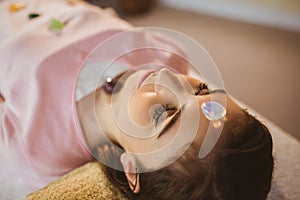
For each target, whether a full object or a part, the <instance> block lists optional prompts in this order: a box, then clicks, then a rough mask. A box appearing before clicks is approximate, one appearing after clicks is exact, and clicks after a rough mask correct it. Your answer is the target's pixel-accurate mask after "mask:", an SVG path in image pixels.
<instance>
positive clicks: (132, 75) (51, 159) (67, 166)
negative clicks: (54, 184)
mask: <svg viewBox="0 0 300 200" xmlns="http://www.w3.org/2000/svg"><path fill="white" fill-rule="evenodd" d="M0 12H1V13H2V18H3V21H2V23H3V27H5V29H3V30H5V31H1V33H0V41H2V43H1V46H0V47H1V48H0V71H1V73H0V96H1V98H2V101H0V120H1V123H0V158H1V166H0V172H1V174H0V179H1V180H6V181H7V180H8V181H10V184H7V185H10V188H7V191H3V192H1V195H2V196H3V195H4V197H13V195H14V194H16V192H17V191H19V190H20V188H22V189H23V190H24V195H26V193H28V192H32V191H34V190H36V189H38V188H41V187H43V186H45V185H46V184H48V183H50V182H51V181H53V180H55V179H57V178H58V177H60V176H61V175H63V174H65V173H67V172H69V171H71V170H73V169H75V168H76V167H79V166H81V165H83V164H84V163H86V162H89V161H91V160H93V159H95V158H93V156H92V154H91V152H96V153H94V156H95V157H96V158H97V159H100V160H101V156H103V154H105V153H103V151H102V150H101V148H100V149H99V148H98V147H99V146H102V145H104V144H105V143H106V141H111V142H112V144H113V145H115V146H114V147H113V149H115V148H116V146H118V147H119V150H120V149H121V151H122V153H120V156H119V157H118V159H117V160H116V159H114V160H113V162H116V161H119V162H117V163H116V164H115V166H120V167H115V168H117V169H122V170H121V171H119V170H116V169H114V168H110V167H105V170H106V172H107V175H108V176H110V179H111V181H112V182H113V183H114V184H115V185H116V187H117V188H119V189H120V190H121V191H122V192H124V193H125V194H126V195H127V196H128V197H129V198H133V199H247V198H248V199H265V198H266V195H267V193H268V191H269V188H270V181H271V177H272V169H273V158H272V139H271V137H270V134H269V132H268V130H267V129H266V128H265V127H264V125H262V124H261V123H260V122H258V121H257V120H256V119H255V118H253V117H252V116H250V115H249V114H248V113H247V112H246V111H244V110H242V109H241V108H239V107H238V106H237V104H235V103H234V102H233V101H232V100H231V99H230V98H229V97H228V96H227V95H226V94H225V93H224V91H222V90H213V91H210V90H209V89H208V87H207V86H206V85H205V84H204V83H202V82H200V81H198V80H196V79H193V78H191V77H189V76H187V75H185V74H186V67H185V63H184V62H183V60H182V59H181V58H179V57H178V56H176V55H177V54H172V53H169V52H164V53H162V54H156V53H153V52H152V53H151V52H150V53H149V51H145V52H146V54H145V53H144V52H143V53H141V54H139V55H140V56H139V57H134V56H133V54H132V55H130V54H129V55H128V57H127V61H128V62H127V64H128V65H129V66H139V65H142V64H144V63H150V62H154V61H155V62H156V63H160V64H161V65H162V66H169V67H171V68H172V69H176V70H175V71H172V70H171V69H166V68H155V70H153V69H152V70H151V71H149V70H136V71H135V70H129V73H125V74H121V75H120V76H118V78H120V82H121V84H122V85H121V84H116V85H115V83H116V82H117V80H107V81H106V82H105V83H103V84H102V85H101V87H99V88H98V89H96V92H95V93H94V92H93V93H85V94H84V95H83V96H81V97H80V98H78V99H77V100H76V98H75V85H76V83H77V82H78V74H79V71H80V69H81V67H82V63H83V62H84V60H85V58H86V57H87V55H88V54H89V53H90V51H91V50H92V49H93V48H94V47H95V46H96V45H97V44H98V43H100V42H103V41H105V40H106V39H107V38H110V37H111V36H113V35H115V34H117V33H120V32H122V31H124V30H128V29H131V28H132V26H131V25H129V24H128V23H126V22H124V21H123V20H120V19H118V18H116V17H113V16H111V15H110V14H109V13H107V12H105V11H103V10H101V9H99V8H95V7H93V6H89V5H85V4H76V3H75V4H74V2H72V1H70V2H68V1H61V0H51V1H45V2H42V3H40V1H38V0H36V1H35V0H32V1H28V2H27V4H18V5H15V4H14V3H11V2H10V1H1V2H0ZM139 41H144V42H145V41H146V42H148V40H144V38H143V37H138V38H133V39H132V40H124V41H122V43H118V44H115V45H113V46H111V48H107V49H106V50H105V51H104V54H105V52H110V51H108V49H114V48H116V47H117V49H126V48H128V46H130V45H133V46H134V44H135V43H136V42H139ZM155 42H157V41H155ZM158 44H161V45H162V46H163V47H166V46H168V47H170V46H172V47H174V48H173V49H174V52H176V51H177V50H178V49H177V47H176V45H175V44H174V45H173V44H172V43H169V42H166V41H161V40H160V41H159V43H158ZM168 49H170V48H168ZM147 52H148V53H147ZM178 72H180V73H178ZM123 75H124V76H123ZM129 94H130V95H129ZM125 97H126V98H125ZM219 97H220V98H219ZM220 99H221V100H222V99H225V100H226V102H227V103H226V105H224V104H223V101H221V100H220ZM219 100H220V101H219ZM91 102H92V104H91ZM111 102H113V104H111ZM207 102H215V103H219V104H220V105H221V106H219V108H220V109H221V111H223V112H220V113H219V114H220V116H219V117H217V118H216V119H208V118H209V117H208V116H207V112H206V111H207V109H206V108H202V107H203V105H204V107H205V105H206V103H207ZM112 105H113V106H112ZM208 105H209V104H208ZM217 105H218V104H217ZM222 105H223V106H222ZM196 111H197V112H196ZM195 113H196V114H197V115H195ZM225 114H226V115H225ZM95 116H96V118H95ZM116 119H118V120H116ZM128 119H130V122H131V124H130V123H127V122H128ZM122 120H127V121H125V122H126V123H124V121H122ZM184 120H185V121H184ZM116 121H117V122H118V123H116ZM212 121H214V122H220V123H221V127H222V128H223V129H222V131H221V135H220V137H219V138H218V140H215V142H216V144H214V145H213V149H212V150H211V151H208V154H205V156H200V157H199V152H201V150H202V147H203V144H205V142H204V141H205V138H206V137H208V136H211V135H213V133H214V131H209V130H211V129H210V125H211V124H212ZM187 122H188V123H187ZM190 124H191V126H189V125H190ZM133 125H134V126H133ZM147 125H149V126H147ZM223 125H224V126H223ZM99 127H100V128H101V131H102V133H104V134H99V133H98V132H97V131H98V130H99ZM135 127H147V130H149V131H145V132H139V131H137V130H139V129H136V130H135V129H132V128H135ZM212 128H216V129H217V130H221V129H218V128H219V125H218V124H217V125H216V127H212ZM212 130H215V129H212ZM139 134H140V135H139ZM107 139H109V140H107ZM112 144H111V145H112ZM87 147H88V148H87ZM119 150H114V151H119ZM116 154H119V153H116ZM122 171H124V172H122ZM20 198H22V197H20V196H18V197H15V199H20Z"/></svg>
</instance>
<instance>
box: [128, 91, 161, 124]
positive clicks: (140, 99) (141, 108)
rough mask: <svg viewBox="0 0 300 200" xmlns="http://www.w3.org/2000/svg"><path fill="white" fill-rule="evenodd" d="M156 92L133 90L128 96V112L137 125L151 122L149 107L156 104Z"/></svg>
mask: <svg viewBox="0 0 300 200" xmlns="http://www.w3.org/2000/svg"><path fill="white" fill-rule="evenodd" d="M156 98H157V95H156V93H153V92H152V93H151V92H148V93H138V92H135V93H133V94H132V95H131V97H130V98H129V106H128V113H129V116H130V118H131V120H132V121H133V122H134V123H136V124H137V125H139V126H146V125H148V124H149V123H150V122H151V117H150V114H149V113H150V108H151V106H152V105H155V104H157V101H156Z"/></svg>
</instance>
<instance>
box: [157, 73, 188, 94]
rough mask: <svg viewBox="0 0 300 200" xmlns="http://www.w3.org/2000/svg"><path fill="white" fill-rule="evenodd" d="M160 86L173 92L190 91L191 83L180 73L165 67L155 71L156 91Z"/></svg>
mask: <svg viewBox="0 0 300 200" xmlns="http://www.w3.org/2000/svg"><path fill="white" fill-rule="evenodd" d="M161 86H163V87H165V88H168V89H169V90H171V91H172V92H173V93H175V94H177V93H186V92H191V91H192V87H191V85H190V84H189V82H188V81H187V80H186V79H185V78H183V76H182V75H180V74H178V73H176V72H173V71H171V70H170V69H167V68H163V69H161V70H159V71H158V72H157V77H156V81H155V90H156V92H159V91H160V88H161Z"/></svg>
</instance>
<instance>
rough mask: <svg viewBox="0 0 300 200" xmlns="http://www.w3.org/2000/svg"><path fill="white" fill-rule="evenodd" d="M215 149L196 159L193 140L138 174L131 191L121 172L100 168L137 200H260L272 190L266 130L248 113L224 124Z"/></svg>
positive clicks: (271, 168) (116, 184) (128, 195)
mask: <svg viewBox="0 0 300 200" xmlns="http://www.w3.org/2000/svg"><path fill="white" fill-rule="evenodd" d="M219 141H221V142H218V143H217V145H216V146H215V147H214V149H213V150H212V151H211V152H210V153H209V154H208V155H207V156H206V157H204V158H202V159H199V157H198V151H199V147H197V146H196V145H195V144H192V145H191V146H190V147H189V149H188V150H187V151H186V152H185V153H184V154H183V155H182V156H181V157H180V158H179V159H178V160H177V161H175V162H174V163H172V164H170V165H169V166H167V167H165V168H162V169H159V170H157V171H154V172H149V173H142V174H140V184H141V191H140V192H139V193H138V194H133V193H132V192H131V190H130V188H129V186H128V183H127V180H126V178H125V175H124V173H123V172H120V171H117V170H114V169H112V168H110V167H106V166H103V169H104V171H105V173H106V174H107V176H108V178H109V180H110V181H111V182H112V184H113V185H115V186H116V188H118V190H120V191H121V192H122V193H124V195H125V196H126V197H128V199H138V200H146V199H151V200H153V199H154V200H156V199H159V200H170V199H172V200H182V199H189V200H214V199H220V200H221V199H222V200H240V199H243V200H247V199H249V200H250V199H251V200H253V199H255V200H263V199H266V198H267V194H268V192H269V190H270V186H271V179H272V172H273V156H272V138H271V135H270V133H269V131H268V129H267V128H266V127H265V126H264V125H263V124H262V123H261V122H260V121H258V120H257V119H255V118H254V117H253V116H251V115H249V114H248V113H247V112H246V111H245V112H244V113H243V114H241V115H237V116H235V118H234V120H232V121H229V122H226V123H225V126H224V129H223V131H222V134H221V137H220V139H219Z"/></svg>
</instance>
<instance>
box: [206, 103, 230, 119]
mask: <svg viewBox="0 0 300 200" xmlns="http://www.w3.org/2000/svg"><path fill="white" fill-rule="evenodd" d="M201 110H202V112H203V114H204V116H205V117H206V118H207V119H209V120H211V121H213V120H218V119H221V118H224V117H225V115H226V109H225V108H224V106H222V105H221V104H219V103H217V102H214V101H206V102H204V103H202V105H201Z"/></svg>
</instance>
